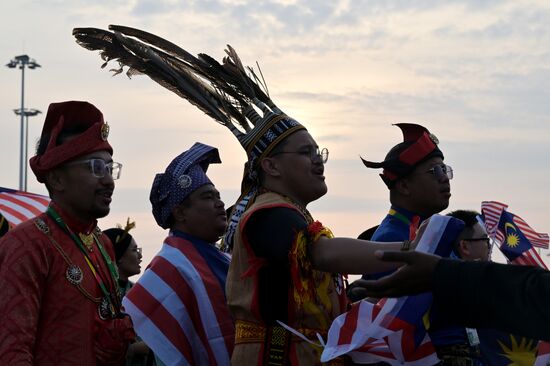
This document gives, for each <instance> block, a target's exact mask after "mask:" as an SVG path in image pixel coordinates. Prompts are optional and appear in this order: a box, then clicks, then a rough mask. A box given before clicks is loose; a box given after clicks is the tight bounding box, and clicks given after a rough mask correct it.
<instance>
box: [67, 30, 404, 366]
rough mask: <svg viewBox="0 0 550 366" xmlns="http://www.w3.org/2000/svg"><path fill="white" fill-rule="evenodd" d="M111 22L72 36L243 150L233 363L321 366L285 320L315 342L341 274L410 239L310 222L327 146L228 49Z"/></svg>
mask: <svg viewBox="0 0 550 366" xmlns="http://www.w3.org/2000/svg"><path fill="white" fill-rule="evenodd" d="M110 29H111V30H113V31H114V33H111V32H107V31H104V30H100V29H95V28H76V29H75V30H74V31H73V34H74V35H75V37H76V38H77V41H78V43H79V44H80V45H82V46H83V47H85V48H88V49H90V50H102V56H103V58H104V59H107V60H109V59H116V60H117V61H119V62H120V63H121V64H122V65H128V66H129V67H130V70H129V73H130V74H134V73H136V72H140V73H145V74H147V75H149V76H150V77H151V78H152V79H153V80H155V81H157V82H158V83H160V84H161V85H163V86H165V87H168V88H169V89H170V90H172V91H175V92H176V93H177V94H178V95H180V96H183V97H184V98H186V99H188V100H189V101H190V102H191V103H193V104H194V105H196V106H197V107H198V108H200V109H201V110H203V111H204V112H205V113H207V114H208V115H209V116H211V117H212V118H214V119H215V120H216V121H218V122H219V123H221V124H222V125H224V126H226V127H227V128H228V129H229V130H230V131H231V132H232V133H233V134H234V135H235V136H236V137H237V138H238V140H239V142H240V143H241V145H242V146H243V148H244V149H245V151H246V152H247V157H248V161H247V163H246V165H245V172H244V177H243V180H242V190H241V197H240V198H239V200H238V202H237V203H236V204H235V208H234V210H233V213H232V215H231V217H230V222H229V228H228V230H227V233H226V235H225V238H224V246H225V248H228V250H231V249H232V255H233V256H232V260H231V265H230V267H229V273H228V276H227V282H226V290H227V300H228V304H229V308H230V311H231V314H232V316H233V319H234V320H235V348H234V350H233V355H232V358H231V362H232V364H233V365H247V366H248V365H258V364H273V365H289V364H290V365H299V364H301V365H318V364H320V355H321V351H322V348H321V347H320V346H315V345H313V344H311V343H308V342H305V341H303V340H302V339H300V338H298V337H296V336H293V335H292V333H291V332H290V331H289V330H288V329H287V326H290V327H292V328H294V329H296V330H297V331H299V332H301V333H302V334H303V335H304V336H305V337H307V338H309V339H311V340H312V341H314V342H315V341H316V339H317V337H316V334H317V333H319V334H321V335H324V336H326V332H327V330H328V328H329V326H330V324H331V322H332V320H333V319H334V318H335V317H336V316H337V315H339V314H341V313H342V312H343V311H345V309H346V305H347V304H346V297H345V291H344V281H343V277H342V275H340V273H364V272H366V271H367V272H368V271H372V272H380V271H384V270H388V269H390V267H387V266H385V265H384V264H383V263H381V262H380V261H378V260H377V259H376V258H375V257H374V255H373V253H374V251H375V250H376V249H378V248H380V245H385V246H387V248H395V249H399V248H401V247H402V246H404V247H405V248H408V245H409V242H408V241H407V242H405V243H403V241H399V242H396V243H386V244H378V245H374V244H372V243H370V242H368V241H362V240H356V239H349V238H333V235H332V233H331V232H330V230H329V229H328V228H326V227H325V226H323V225H322V224H321V223H320V222H318V221H315V220H314V219H313V217H312V216H311V214H310V213H309V212H308V211H307V206H308V204H309V203H311V202H313V201H315V200H317V199H319V198H320V197H322V196H323V195H325V194H326V192H327V185H326V183H325V175H324V174H325V163H326V162H327V159H328V150H326V149H321V148H319V146H318V144H317V142H316V141H315V140H314V139H313V137H312V136H311V135H310V134H309V132H308V131H307V129H306V128H305V126H304V125H303V124H301V123H299V122H298V121H296V120H295V119H293V118H291V117H289V116H288V115H286V114H285V113H283V112H282V111H281V110H280V109H279V108H278V107H277V106H276V105H275V103H274V102H273V101H272V100H271V98H270V97H269V95H268V93H267V88H265V83H264V82H262V80H261V79H263V78H260V77H258V76H256V74H255V73H254V72H253V71H252V69H250V68H248V69H245V67H244V66H243V65H242V63H241V61H240V59H239V57H238V56H237V53H236V52H235V50H234V49H233V48H231V47H228V50H227V51H226V53H227V55H228V56H227V57H226V58H225V59H224V61H223V64H220V63H218V62H217V61H215V60H214V59H213V58H211V57H210V56H208V55H204V54H200V55H199V57H198V58H196V57H194V56H192V55H191V54H189V53H188V52H187V51H185V50H183V49H181V48H179V47H178V46H176V45H174V44H172V43H170V42H168V41H166V40H164V39H162V38H160V37H157V36H155V35H152V34H150V33H146V32H143V31H140V30H137V29H132V28H128V27H123V26H110ZM403 244H404V245H403ZM392 268H394V267H392ZM282 323H284V324H282ZM343 362H344V360H342V359H338V360H334V361H332V364H343Z"/></svg>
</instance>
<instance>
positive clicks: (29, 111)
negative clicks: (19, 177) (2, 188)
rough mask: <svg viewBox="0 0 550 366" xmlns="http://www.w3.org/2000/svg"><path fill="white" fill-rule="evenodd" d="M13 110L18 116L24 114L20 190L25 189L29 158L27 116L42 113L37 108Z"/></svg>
mask: <svg viewBox="0 0 550 366" xmlns="http://www.w3.org/2000/svg"><path fill="white" fill-rule="evenodd" d="M13 111H14V112H15V114H17V115H18V116H24V117H25V146H24V148H23V151H24V154H23V155H24V156H23V166H24V169H23V188H22V190H23V191H27V171H28V169H27V167H28V165H29V164H28V163H27V162H28V160H29V156H28V152H29V117H34V116H36V115H37V114H39V113H42V112H41V111H39V110H38V109H25V110H23V111H21V109H14V110H13ZM21 142H23V140H21ZM20 189H21V188H20Z"/></svg>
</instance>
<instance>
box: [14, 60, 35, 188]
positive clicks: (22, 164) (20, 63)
mask: <svg viewBox="0 0 550 366" xmlns="http://www.w3.org/2000/svg"><path fill="white" fill-rule="evenodd" d="M6 66H7V67H9V68H10V69H15V68H16V67H19V68H20V69H21V108H20V110H21V111H25V67H28V68H29V69H36V68H37V67H40V65H39V64H38V63H37V62H36V61H35V60H34V59H31V58H30V57H29V56H28V55H20V56H15V57H14V58H13V59H11V60H10V62H9V63H7V64H6ZM20 115H21V148H20V149H19V190H26V187H23V186H24V185H25V186H26V183H25V178H26V176H25V170H26V166H27V162H26V161H25V160H24V155H25V153H24V149H25V148H26V145H25V144H24V141H23V139H24V133H25V122H24V120H25V113H21V114H20Z"/></svg>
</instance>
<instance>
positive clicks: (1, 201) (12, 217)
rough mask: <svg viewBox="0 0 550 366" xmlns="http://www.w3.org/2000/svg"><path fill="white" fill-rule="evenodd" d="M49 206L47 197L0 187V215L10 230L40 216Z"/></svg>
mask: <svg viewBox="0 0 550 366" xmlns="http://www.w3.org/2000/svg"><path fill="white" fill-rule="evenodd" d="M49 204H50V198H49V197H46V196H42V195H39V194H34V193H29V192H24V191H17V190H15V189H9V188H3V187H0V213H2V215H3V216H4V217H5V218H6V220H8V222H9V223H10V226H11V227H12V228H13V227H14V226H16V225H18V224H20V223H22V222H23V221H27V220H29V219H32V218H33V217H35V216H38V215H40V214H41V213H43V212H44V211H46V209H47V208H48V205H49Z"/></svg>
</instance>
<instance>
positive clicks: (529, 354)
mask: <svg viewBox="0 0 550 366" xmlns="http://www.w3.org/2000/svg"><path fill="white" fill-rule="evenodd" d="M510 340H511V341H512V342H511V344H510V347H507V346H506V345H505V344H503V343H501V342H500V341H498V340H497V342H498V344H499V345H500V348H502V350H503V351H504V353H501V355H502V356H504V357H506V358H507V359H508V360H510V361H511V363H509V364H508V365H507V366H528V365H529V366H531V365H533V364H534V363H535V352H536V350H537V342H535V341H534V340H532V339H527V338H523V337H521V341H520V342H519V344H518V340H517V339H516V337H514V336H513V335H510Z"/></svg>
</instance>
